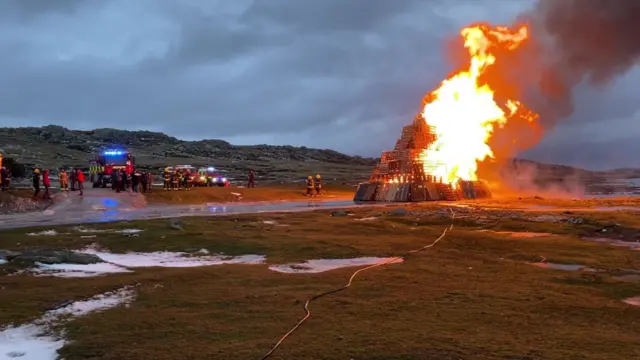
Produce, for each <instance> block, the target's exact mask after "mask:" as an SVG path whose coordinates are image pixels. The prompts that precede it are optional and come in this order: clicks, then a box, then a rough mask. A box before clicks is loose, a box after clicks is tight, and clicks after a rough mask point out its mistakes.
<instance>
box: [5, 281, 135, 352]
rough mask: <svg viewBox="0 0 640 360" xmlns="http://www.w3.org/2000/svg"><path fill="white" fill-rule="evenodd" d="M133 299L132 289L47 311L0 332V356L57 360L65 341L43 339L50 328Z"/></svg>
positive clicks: (58, 337)
mask: <svg viewBox="0 0 640 360" xmlns="http://www.w3.org/2000/svg"><path fill="white" fill-rule="evenodd" d="M134 297H135V292H134V291H133V288H123V289H120V290H117V291H114V292H112V293H106V294H102V295H98V296H96V297H94V298H92V299H89V300H85V301H77V302H73V303H71V304H69V305H67V306H64V307H62V308H59V309H56V310H51V311H48V312H46V313H45V314H44V315H43V316H42V317H40V318H39V319H37V320H35V321H34V322H32V323H28V324H25V325H21V326H18V327H13V326H10V327H8V328H6V329H4V330H3V331H2V332H0V356H1V357H2V358H5V357H6V358H18V359H24V360H54V359H57V358H58V350H59V349H61V348H62V347H63V346H64V345H65V343H66V341H65V340H64V339H63V338H62V337H61V336H60V335H61V334H54V335H53V336H43V334H45V333H47V332H48V333H51V331H53V329H52V327H53V325H57V324H60V323H62V322H66V321H69V320H71V319H72V318H73V317H79V316H85V315H87V314H89V313H92V312H97V311H104V310H106V309H109V308H113V307H116V306H120V305H123V304H127V303H129V302H131V301H132V300H133V298H134Z"/></svg>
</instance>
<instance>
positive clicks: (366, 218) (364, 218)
mask: <svg viewBox="0 0 640 360" xmlns="http://www.w3.org/2000/svg"><path fill="white" fill-rule="evenodd" d="M376 219H377V217H375V216H369V217H363V218H360V219H355V220H357V221H373V220H376Z"/></svg>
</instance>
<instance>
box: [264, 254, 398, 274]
mask: <svg viewBox="0 0 640 360" xmlns="http://www.w3.org/2000/svg"><path fill="white" fill-rule="evenodd" d="M403 261H404V260H402V259H401V258H376V257H362V258H355V259H321V260H309V261H305V262H301V263H298V264H286V265H272V266H269V270H272V271H277V272H281V273H288V274H292V273H321V272H325V271H330V270H335V269H341V268H347V267H355V266H369V265H376V264H383V263H388V264H396V263H401V262H403Z"/></svg>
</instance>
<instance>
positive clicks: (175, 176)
mask: <svg viewBox="0 0 640 360" xmlns="http://www.w3.org/2000/svg"><path fill="white" fill-rule="evenodd" d="M171 188H172V189H173V190H174V191H177V190H178V189H179V188H180V172H179V171H178V170H177V169H176V170H174V171H173V173H172V174H171Z"/></svg>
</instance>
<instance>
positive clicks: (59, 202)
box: [0, 189, 375, 229]
mask: <svg viewBox="0 0 640 360" xmlns="http://www.w3.org/2000/svg"><path fill="white" fill-rule="evenodd" d="M354 205H355V203H354V202H353V201H322V200H313V201H308V200H307V201H288V202H274V203H229V204H203V205H147V203H146V201H145V199H144V197H143V196H142V195H141V194H138V193H127V192H123V193H115V192H113V190H111V189H88V190H86V191H85V194H84V196H80V195H79V194H78V193H77V192H72V193H69V194H59V195H58V196H57V197H56V199H55V204H54V205H53V206H51V207H50V208H48V209H47V210H45V211H41V212H35V213H30V214H26V215H25V214H12V215H0V229H11V228H22V227H31V226H55V225H68V224H81V223H99V222H110V221H121V220H145V219H161V218H174V217H184V216H211V215H232V214H250V213H262V212H283V211H296V212H299V211H311V210H316V209H319V208H323V209H339V208H345V207H352V206H354ZM369 205H370V206H371V205H375V204H369Z"/></svg>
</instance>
